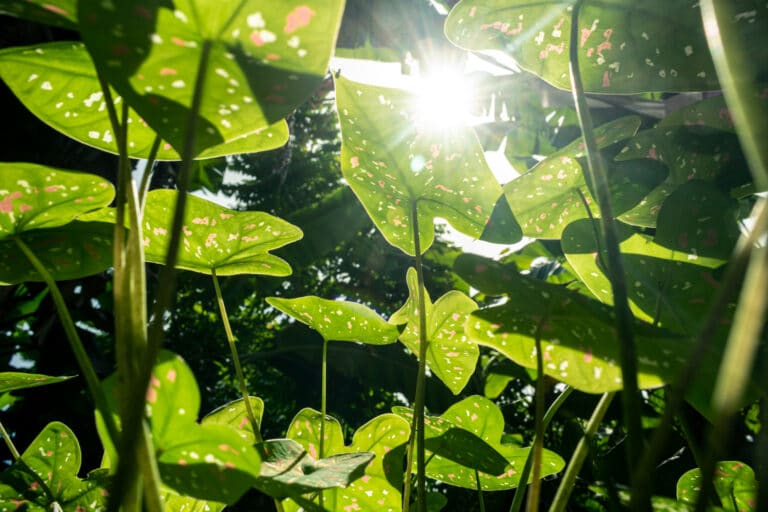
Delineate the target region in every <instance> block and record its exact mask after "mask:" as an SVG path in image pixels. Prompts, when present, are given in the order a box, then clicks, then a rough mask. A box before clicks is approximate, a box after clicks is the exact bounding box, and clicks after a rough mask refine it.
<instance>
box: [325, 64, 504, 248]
mask: <svg viewBox="0 0 768 512" xmlns="http://www.w3.org/2000/svg"><path fill="white" fill-rule="evenodd" d="M417 101H418V98H417V97H416V96H414V95H412V94H410V93H408V92H406V91H402V90H398V89H388V88H384V87H375V86H371V85H363V84H359V83H355V82H352V81H350V80H347V79H345V78H343V77H340V78H337V79H336V103H337V107H338V111H339V119H340V121H341V133H342V144H341V170H342V173H343V174H344V178H345V179H346V181H347V183H349V186H350V187H352V190H353V191H354V192H355V195H357V197H358V199H360V202H361V203H362V204H363V206H364V207H365V209H366V211H367V212H368V215H369V216H370V217H371V220H373V223H374V224H375V225H376V227H377V228H378V229H379V231H381V233H382V234H383V235H384V238H386V239H387V241H388V242H389V243H390V244H392V245H394V246H395V247H397V248H399V249H401V250H402V251H404V252H406V253H407V254H410V255H413V254H415V251H416V248H415V243H414V233H413V226H414V220H415V219H414V218H413V215H414V212H416V215H417V216H418V217H417V218H418V231H419V232H418V236H419V239H420V242H421V250H422V252H423V251H426V250H427V249H428V248H429V246H430V245H431V244H432V241H433V239H434V226H433V223H434V218H435V217H441V218H443V219H445V220H447V221H448V222H449V223H450V224H451V226H453V227H454V228H455V229H456V230H458V231H460V232H462V233H464V234H466V235H469V236H473V237H475V238H479V237H480V235H482V233H483V229H484V228H485V224H486V223H487V222H488V219H489V217H490V215H491V211H492V210H493V206H494V205H495V204H496V201H497V199H498V198H499V197H500V196H501V188H500V186H499V184H498V182H497V181H496V178H494V176H493V174H492V173H491V170H490V169H489V167H488V164H487V163H486V162H485V158H484V156H483V152H482V148H481V147H480V145H479V144H478V142H477V138H476V137H475V135H474V134H473V133H472V131H471V130H470V128H469V127H458V128H456V129H455V130H450V131H447V132H443V133H436V132H433V131H430V130H428V129H427V128H425V127H424V126H423V123H421V122H420V121H419V119H418V114H417V109H416V108H415V105H416V103H417Z"/></svg>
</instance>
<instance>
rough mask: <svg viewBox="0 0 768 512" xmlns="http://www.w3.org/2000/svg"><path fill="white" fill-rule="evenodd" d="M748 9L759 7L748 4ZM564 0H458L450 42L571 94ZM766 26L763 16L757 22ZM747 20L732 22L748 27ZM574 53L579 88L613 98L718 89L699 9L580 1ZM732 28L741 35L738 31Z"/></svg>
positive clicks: (652, 1)
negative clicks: (500, 57) (507, 61)
mask: <svg viewBox="0 0 768 512" xmlns="http://www.w3.org/2000/svg"><path fill="white" fill-rule="evenodd" d="M745 3H747V4H749V5H750V6H751V8H757V9H760V11H761V12H760V14H764V13H765V10H764V6H763V5H759V6H758V4H757V2H745ZM572 8H573V2H571V1H569V0H551V1H547V2H542V3H533V4H532V3H531V2H527V1H525V0H512V1H509V0H463V1H462V2H459V4H458V5H456V6H455V7H454V8H453V10H452V11H451V13H450V14H449V16H448V19H447V20H446V24H445V32H446V35H447V36H448V39H449V40H450V41H451V42H453V43H454V44H456V45H457V46H459V47H461V48H465V49H467V50H472V51H484V50H497V51H502V52H505V53H506V54H507V55H509V56H511V57H512V58H513V59H515V61H516V62H517V63H518V64H519V65H520V67H522V68H524V69H526V70H528V71H530V72H532V73H534V74H536V75H538V76H540V77H542V78H543V79H544V80H546V81H547V82H549V83H551V84H552V85H554V86H556V87H560V88H562V89H570V87H571V84H570V72H569V69H568V65H569V46H570V43H569V41H570V36H571V10H572ZM757 18H758V22H759V23H764V22H765V18H766V16H764V15H763V16H757ZM749 21H754V19H752V20H737V22H738V25H739V26H740V27H743V28H745V29H747V28H749V29H751V28H752V27H748V24H749ZM578 30H579V34H578V45H579V47H578V53H579V69H580V70H581V74H582V80H583V82H584V89H585V90H586V91H587V92H602V93H614V94H617V93H618V94H627V93H639V92H646V91H687V90H693V91H702V90H710V89H719V88H720V87H719V85H718V82H717V75H716V73H715V70H714V67H713V64H712V60H711V58H710V55H709V49H708V46H707V40H706V37H705V35H704V29H703V26H702V23H701V13H700V12H699V7H698V3H697V2H696V1H694V0H684V1H683V0H681V1H679V2H674V3H669V2H666V1H664V0H648V1H645V2H642V3H637V2H632V1H630V0H610V1H608V2H603V1H597V0H591V1H585V2H582V3H581V10H580V12H579V19H578ZM735 30H739V29H738V28H736V29H735Z"/></svg>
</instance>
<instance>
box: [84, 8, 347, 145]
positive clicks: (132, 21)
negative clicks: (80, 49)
mask: <svg viewBox="0 0 768 512" xmlns="http://www.w3.org/2000/svg"><path fill="white" fill-rule="evenodd" d="M343 6H344V2H343V1H342V0H328V1H324V2H318V1H317V0H300V1H299V0H288V1H284V2H269V3H265V2H263V1H261V0H244V1H242V2H238V3H237V4H236V5H232V6H231V8H229V9H222V8H221V4H220V3H219V2H217V1H214V0H174V1H166V0H148V1H146V2H143V3H142V4H140V5H139V4H136V3H134V2H113V1H106V2H105V1H102V0H81V1H80V2H79V5H78V18H79V23H80V30H81V33H82V37H83V40H84V42H85V44H86V46H87V47H88V50H89V52H90V53H91V55H92V56H93V59H94V61H95V63H96V67H97V68H98V69H100V70H101V72H103V73H104V75H105V76H106V77H107V79H108V81H109V82H110V84H111V85H112V86H113V87H114V88H115V89H116V90H117V91H118V93H119V94H120V95H121V96H123V97H124V99H125V100H126V101H128V103H129V104H130V105H131V106H132V107H133V108H134V109H135V110H136V112H137V113H138V114H139V115H140V116H141V117H142V118H143V119H144V120H145V121H146V122H147V123H148V124H149V126H151V127H152V128H153V129H154V130H155V131H156V132H157V133H158V134H160V136H161V137H162V138H163V139H164V140H166V141H168V142H169V143H170V145H171V146H173V147H174V148H175V149H176V150H177V151H179V152H181V151H182V148H183V146H184V139H185V130H184V126H186V124H187V121H188V117H189V109H190V108H191V103H192V97H193V89H194V87H195V82H196V77H197V73H198V70H199V64H200V63H201V57H203V56H204V48H205V47H206V46H207V45H210V53H209V54H208V56H207V59H202V60H203V62H202V64H203V66H204V79H205V94H204V96H203V99H202V104H201V106H200V116H201V119H200V120H199V122H198V126H199V129H198V130H197V144H196V148H195V154H196V155H199V154H200V153H202V151H204V150H205V149H207V148H210V147H212V146H216V145H219V144H222V143H223V142H228V141H231V140H234V139H237V138H239V137H241V136H244V135H246V134H249V133H252V132H254V131H255V130H258V129H260V128H265V127H267V126H268V125H271V124H273V123H275V122H277V121H279V120H280V119H282V118H284V117H286V116H287V115H288V114H290V113H291V112H292V111H293V109H295V108H296V107H297V106H298V105H300V104H301V103H303V102H304V101H305V100H306V99H307V97H309V96H310V95H311V94H312V92H314V90H315V89H316V88H317V87H318V86H319V85H320V83H321V81H322V80H323V77H324V75H325V74H326V71H327V67H328V61H329V59H330V57H331V53H332V51H333V47H334V43H335V39H336V32H337V30H338V27H339V23H340V21H341V14H342V11H343ZM105 27H110V29H108V30H105Z"/></svg>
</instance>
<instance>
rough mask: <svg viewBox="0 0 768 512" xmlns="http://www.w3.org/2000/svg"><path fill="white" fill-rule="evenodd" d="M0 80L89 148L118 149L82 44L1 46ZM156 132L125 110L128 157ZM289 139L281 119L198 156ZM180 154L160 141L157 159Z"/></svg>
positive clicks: (139, 153)
mask: <svg viewBox="0 0 768 512" xmlns="http://www.w3.org/2000/svg"><path fill="white" fill-rule="evenodd" d="M0 78H2V79H3V81H4V82H5V83H6V84H7V85H8V87H10V88H11V90H12V91H13V93H14V94H15V95H16V97H17V98H19V100H20V101H21V102H22V103H24V106H26V107H27V108H28V109H29V110H30V111H31V112H32V113H33V114H35V115H36V116H37V117H38V118H39V119H40V120H41V121H43V122H44V123H46V124H47V125H49V126H50V127H51V128H53V129H55V130H58V131H59V132H61V133H63V134H64V135H66V136H68V137H71V138H73V139H75V140H77V141H79V142H81V143H83V144H86V145H88V146H92V147H95V148H98V149H101V150H103V151H108V152H110V153H117V141H116V138H115V135H114V132H113V130H112V124H111V123H110V121H109V116H108V115H107V109H106V104H105V100H104V94H103V92H102V89H101V85H100V84H99V80H98V77H97V75H96V68H95V67H94V65H93V61H92V60H91V56H90V55H89V54H88V51H87V50H86V49H85V46H83V44H82V43H72V42H56V43H48V44H41V45H35V46H28V47H14V48H8V49H5V50H2V51H0ZM113 96H114V101H115V103H117V104H118V105H119V103H120V102H122V98H121V97H120V96H119V95H115V94H114V92H113ZM156 136H157V135H156V134H155V132H154V130H152V128H150V127H149V125H147V123H146V122H145V121H144V120H143V119H142V118H141V117H140V116H139V115H138V114H136V112H135V111H134V110H133V109H129V110H128V138H129V140H128V155H129V156H131V157H133V158H147V157H148V156H149V153H150V149H151V147H152V144H153V143H154V140H155V137H156ZM287 140H288V126H287V124H286V123H285V121H282V120H281V121H277V122H276V123H274V124H271V125H269V126H265V127H261V128H258V129H256V130H252V129H248V130H243V131H242V133H241V134H240V135H239V136H234V135H233V136H232V137H230V138H229V139H226V140H225V141H223V142H222V143H220V144H217V145H214V146H212V147H209V148H207V149H206V150H204V151H202V152H201V153H199V154H198V155H197V158H198V159H202V158H214V157H218V156H222V155H231V154H235V153H255V152H257V151H266V150H268V149H273V148H277V147H280V146H282V145H283V144H285V142H286V141H287ZM180 158H181V157H180V156H179V153H178V152H177V151H176V150H175V149H174V148H173V147H172V146H171V145H170V144H169V143H162V144H161V145H160V147H159V149H158V152H157V159H158V160H178V159H180Z"/></svg>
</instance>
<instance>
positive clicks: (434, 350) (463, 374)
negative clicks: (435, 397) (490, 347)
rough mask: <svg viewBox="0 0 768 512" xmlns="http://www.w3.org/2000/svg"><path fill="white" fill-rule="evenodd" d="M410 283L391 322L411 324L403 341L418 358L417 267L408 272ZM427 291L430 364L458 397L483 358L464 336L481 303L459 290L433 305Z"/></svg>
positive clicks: (426, 304) (405, 332) (437, 375)
mask: <svg viewBox="0 0 768 512" xmlns="http://www.w3.org/2000/svg"><path fill="white" fill-rule="evenodd" d="M406 281H407V283H408V290H409V292H410V293H409V296H408V299H407V301H406V303H405V304H404V305H403V307H402V308H400V310H398V311H397V312H395V313H394V314H393V315H392V317H391V318H390V322H391V323H393V324H403V323H407V325H406V327H405V330H404V331H403V332H402V334H401V335H400V341H402V342H403V345H405V346H406V347H408V349H409V350H410V351H411V352H413V353H414V354H415V355H416V356H417V357H418V354H419V339H420V338H419V318H418V308H417V304H418V280H417V277H416V270H415V269H414V268H410V269H408V273H407V275H406ZM423 292H424V302H425V306H426V307H425V309H426V315H427V333H426V338H427V343H428V346H427V365H428V366H429V368H430V370H431V371H432V373H434V374H435V376H436V377H437V378H439V379H440V380H441V381H443V383H444V384H445V385H446V386H448V389H450V390H451V391H452V392H453V394H455V395H457V394H459V393H460V392H461V390H462V389H464V387H465V386H466V385H467V382H468V381H469V379H470V377H472V374H473V373H474V372H475V367H476V366H477V358H478V357H479V356H480V349H479V348H478V347H477V345H476V344H475V343H473V342H472V341H471V340H469V339H467V336H466V335H465V333H464V323H465V322H466V320H467V316H468V315H469V313H471V312H472V311H474V310H476V309H477V304H475V301H473V300H472V299H470V298H469V297H467V296H466V295H464V294H463V293H461V292H459V291H456V290H452V291H450V292H448V293H446V294H445V295H443V296H442V297H440V298H439V299H438V300H437V302H435V303H434V304H432V301H431V300H430V298H429V294H428V293H427V291H426V290H423Z"/></svg>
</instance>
